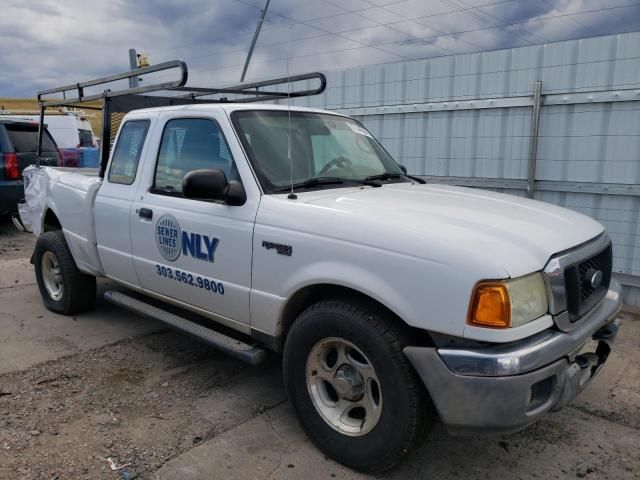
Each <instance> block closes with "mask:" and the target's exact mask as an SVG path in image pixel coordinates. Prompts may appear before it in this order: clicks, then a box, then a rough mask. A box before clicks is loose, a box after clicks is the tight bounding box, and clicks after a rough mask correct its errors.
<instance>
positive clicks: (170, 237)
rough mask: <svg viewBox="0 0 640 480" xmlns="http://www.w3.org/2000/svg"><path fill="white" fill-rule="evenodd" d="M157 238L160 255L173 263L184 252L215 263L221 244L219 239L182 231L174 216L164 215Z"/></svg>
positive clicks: (156, 232) (158, 226)
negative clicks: (219, 244)
mask: <svg viewBox="0 0 640 480" xmlns="http://www.w3.org/2000/svg"><path fill="white" fill-rule="evenodd" d="M155 236H156V245H157V247H158V250H159V251H160V254H161V255H162V256H163V257H164V258H166V259H167V260H169V261H171V262H172V261H174V260H176V259H177V258H178V257H179V256H180V253H181V252H182V254H183V255H189V256H190V257H192V258H196V259H198V260H204V261H205V262H211V263H213V261H214V255H215V253H216V249H217V248H218V243H220V240H219V239H218V238H213V237H210V236H209V235H205V234H202V233H194V232H187V231H185V230H182V229H181V228H180V224H179V223H178V220H177V219H176V217H174V216H173V215H162V216H161V217H160V218H159V219H158V221H157V222H156V231H155Z"/></svg>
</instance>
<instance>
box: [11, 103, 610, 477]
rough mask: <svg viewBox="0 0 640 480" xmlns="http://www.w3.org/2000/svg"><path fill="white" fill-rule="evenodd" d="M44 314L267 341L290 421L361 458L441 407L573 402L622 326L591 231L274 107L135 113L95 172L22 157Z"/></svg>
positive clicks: (225, 343) (603, 238)
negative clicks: (419, 171)
mask: <svg viewBox="0 0 640 480" xmlns="http://www.w3.org/2000/svg"><path fill="white" fill-rule="evenodd" d="M24 176H25V179H26V186H25V198H26V202H25V203H24V204H22V205H20V215H21V220H22V224H23V225H24V227H25V228H26V229H28V230H30V231H32V232H33V233H34V234H35V235H37V236H38V240H37V244H36V247H35V251H34V253H33V257H32V261H33V264H34V266H35V274H36V278H37V283H38V287H39V290H40V293H41V295H42V299H43V301H44V303H45V305H46V306H47V308H49V309H50V310H52V311H54V312H59V313H62V314H68V315H70V314H75V313H78V312H81V311H85V310H87V309H90V308H92V307H93V306H94V303H95V300H96V277H106V278H108V279H111V280H112V284H114V285H116V287H114V289H112V290H109V291H108V292H107V293H106V294H105V295H106V298H107V299H108V300H109V301H111V302H113V303H116V304H118V305H120V306H122V307H125V308H128V309H130V310H133V311H135V312H138V313H140V314H143V315H148V316H151V317H153V318H157V319H160V320H162V321H164V322H166V323H168V324H169V325H171V326H173V327H174V328H177V329H180V330H182V331H185V332H188V333H190V334H192V335H195V336H197V337H200V338H202V339H204V340H206V341H208V342H210V343H211V344H212V345H214V346H216V347H217V348H220V349H222V350H224V351H226V352H228V353H230V354H231V355H235V356H236V357H238V358H241V359H243V360H246V361H248V362H249V363H252V364H256V363H258V362H260V361H261V360H262V359H263V358H264V356H265V352H266V351H267V350H271V351H275V352H278V353H280V354H281V355H282V363H283V372H284V379H285V384H286V389H287V392H288V395H289V398H290V400H291V403H292V405H293V408H294V410H295V412H296V415H297V417H298V419H299V421H300V423H301V425H302V427H303V428H304V430H305V432H306V433H307V434H308V436H309V437H310V438H311V439H312V441H313V442H314V443H315V444H316V445H317V446H318V447H319V448H320V449H321V450H322V451H324V452H326V454H327V455H329V456H330V457H332V458H334V459H336V460H338V461H340V462H342V463H344V464H346V465H349V466H351V467H353V468H356V469H359V470H364V471H382V470H385V469H389V468H391V467H393V466H395V465H396V464H397V463H398V462H399V461H400V460H401V459H402V458H404V457H405V456H406V455H407V454H408V453H409V452H411V451H412V450H413V449H414V448H415V447H416V445H418V443H419V442H420V441H421V440H422V438H423V437H424V436H425V434H426V433H427V432H428V431H429V429H430V428H431V426H432V425H433V423H434V421H436V419H439V420H440V421H441V422H442V423H443V424H444V425H445V426H446V428H447V429H448V431H449V432H451V433H454V434H478V433H481V434H487V433H502V432H512V431H516V430H519V429H522V428H524V427H526V426H527V425H529V424H531V423H532V422H534V421H535V420H537V419H539V418H540V417H541V416H542V415H544V414H545V413H546V412H548V411H555V410H558V409H560V408H562V407H563V406H564V405H566V404H567V403H568V402H570V401H571V400H572V399H573V398H574V397H575V396H576V395H577V394H578V393H579V392H580V391H582V390H583V389H584V388H585V387H586V385H587V384H588V383H589V382H590V381H591V379H592V378H593V377H594V376H595V375H596V374H597V373H598V372H599V371H600V369H601V368H602V366H603V364H604V362H605V360H606V359H607V356H608V355H609V352H610V350H611V346H612V342H613V340H614V338H615V336H616V333H617V330H618V327H617V323H616V320H615V318H616V315H617V313H618V310H619V308H620V305H621V299H620V288H619V286H618V285H617V284H616V282H615V281H614V280H612V278H611V271H612V249H611V241H610V239H609V236H608V234H607V232H606V231H605V228H604V227H603V226H602V225H601V224H600V223H598V222H596V221H594V220H592V219H590V218H588V217H586V216H584V215H581V214H579V213H576V212H574V211H571V210H567V209H564V208H560V207H557V206H554V205H550V204H547V203H542V202H538V201H533V200H528V199H524V198H519V197H515V196H509V195H504V194H499V193H493V192H489V191H481V190H474V189H469V188H460V187H453V186H444V185H438V184H428V183H425V181H424V180H423V179H421V178H418V177H413V176H410V175H407V173H406V172H405V170H404V168H403V167H401V166H400V165H398V164H397V163H396V162H395V161H394V160H393V159H392V157H391V156H390V155H389V154H388V153H387V152H386V151H385V149H384V148H383V147H382V145H381V144H380V143H379V142H378V141H377V140H376V139H375V138H374V137H373V136H372V135H371V134H370V133H369V131H367V130H366V129H365V128H364V127H363V125H362V124H360V123H359V122H358V121H356V120H354V119H352V118H350V117H348V116H344V115H340V114H337V113H335V112H328V111H321V110H314V109H309V108H301V107H289V108H287V107H285V106H279V105H267V104H261V105H255V104H253V105H250V104H246V103H210V104H204V105H187V106H184V105H180V106H169V107H159V108H147V109H140V110H134V111H132V112H130V113H128V114H127V115H126V116H125V118H124V120H123V122H122V124H121V126H120V128H119V132H118V134H117V137H116V139H115V143H114V146H113V149H112V151H111V154H110V158H109V160H108V164H107V165H106V168H105V172H104V178H100V177H98V176H91V175H89V174H87V173H77V172H73V171H69V170H64V169H57V168H51V167H35V166H34V167H29V168H27V169H26V170H25V172H24Z"/></svg>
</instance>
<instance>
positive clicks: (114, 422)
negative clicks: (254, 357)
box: [0, 331, 284, 479]
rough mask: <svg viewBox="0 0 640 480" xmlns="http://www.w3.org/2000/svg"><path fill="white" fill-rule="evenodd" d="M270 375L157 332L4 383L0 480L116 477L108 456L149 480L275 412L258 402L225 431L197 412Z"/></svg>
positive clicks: (220, 421)
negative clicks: (207, 401) (223, 393)
mask: <svg viewBox="0 0 640 480" xmlns="http://www.w3.org/2000/svg"><path fill="white" fill-rule="evenodd" d="M270 370H274V365H273V364H267V365H265V366H262V367H260V368H258V369H252V368H249V367H248V366H246V365H245V364H243V363H240V362H238V361H235V360H233V359H230V358H229V357H226V356H224V355H222V354H220V353H217V352H215V351H213V350H211V349H210V348H207V347H206V346H203V345H202V344H200V343H194V342H193V341H192V340H190V339H189V338H187V337H184V336H182V335H179V334H176V333H173V332H169V331H163V332H159V333H155V334H151V335H146V336H144V337H142V338H135V339H131V340H126V341H122V342H119V343H116V344H114V345H109V346H106V347H103V348H99V349H95V350H92V351H89V352H85V353H82V354H79V355H72V356H68V357H65V358H61V359H60V360H57V361H52V362H47V363H44V364H40V365H37V366H35V367H33V368H30V369H28V370H25V371H21V372H14V373H10V374H7V375H4V376H2V377H0V395H2V397H0V478H2V479H5V478H6V479H8V478H12V476H14V475H15V474H16V472H17V473H19V474H20V475H21V476H20V477H19V478H25V479H43V478H60V479H62V478H99V479H103V478H104V479H113V478H114V474H113V472H111V471H110V470H109V468H108V464H107V458H109V457H113V458H114V459H115V460H116V461H117V462H119V463H131V464H132V467H131V471H132V472H135V473H136V474H137V475H138V478H148V477H147V475H146V474H147V473H148V472H151V471H154V470H156V469H157V468H159V467H160V466H161V465H162V464H163V463H164V462H166V461H167V460H169V459H171V458H172V457H174V456H176V455H177V454H179V453H181V452H183V451H185V450H188V449H190V448H192V447H193V446H195V445H198V444H199V443H201V442H203V441H205V440H208V439H210V438H212V437H214V436H216V435H218V434H220V433H221V432H223V431H225V430H227V429H228V428H229V427H230V426H234V425H236V424H238V423H241V422H243V421H245V420H248V419H249V418H251V417H252V416H253V415H256V414H259V413H262V412H264V411H265V410H268V409H269V408H271V407H273V406H274V404H258V405H256V407H255V409H254V411H248V412H246V418H234V419H233V422H232V423H231V424H230V423H229V418H227V416H226V415H225V412H224V411H222V412H220V415H218V416H217V417H216V418H215V419H209V418H206V417H203V415H202V414H201V412H200V408H199V406H200V405H199V404H200V403H202V401H203V399H204V398H208V397H209V396H210V395H211V393H212V391H214V390H219V389H221V388H223V387H224V386H225V385H228V384H229V383H230V382H234V383H237V382H238V381H240V379H241V378H242V377H243V376H244V377H247V376H249V377H251V376H256V375H258V376H261V375H264V374H265V373H267V372H269V371H270ZM275 370H277V368H276V369H275ZM276 384H277V382H276ZM282 395H283V397H282V398H281V399H279V400H277V401H276V403H275V405H277V404H278V403H281V402H282V401H283V400H284V394H282Z"/></svg>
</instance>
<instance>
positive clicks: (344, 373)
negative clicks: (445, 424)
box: [284, 300, 435, 472]
mask: <svg viewBox="0 0 640 480" xmlns="http://www.w3.org/2000/svg"><path fill="white" fill-rule="evenodd" d="M406 345H407V338H406V335H405V333H404V330H403V329H402V328H400V327H398V326H397V324H396V322H395V321H394V319H392V318H390V315H389V313H388V312H386V311H384V310H382V309H381V308H378V307H377V306H375V305H370V304H367V303H361V302H356V301H350V300H328V301H323V302H320V303H317V304H315V305H313V306H311V307H309V308H308V309H307V310H305V311H304V312H303V313H302V314H301V315H300V316H299V318H298V319H297V320H296V322H295V323H294V325H293V326H292V327H291V331H290V332H289V335H288V336H287V340H286V344H285V350H284V376H285V383H286V386H287V391H288V394H289V398H290V399H291V402H292V404H293V407H294V410H295V412H296V415H297V416H298V420H299V421H300V423H301V424H302V427H303V428H304V430H305V431H306V433H307V435H308V436H309V437H310V438H311V440H312V441H313V442H314V443H315V444H316V445H317V446H318V447H319V448H320V449H321V450H322V451H323V452H325V453H326V454H327V455H329V456H330V457H332V458H334V459H335V460H337V461H339V462H341V463H344V464H345V465H348V466H350V467H353V468H356V469H358V470H363V471H368V472H380V471H384V470H388V469H390V468H393V467H394V466H396V465H397V464H398V463H399V462H400V461H401V460H402V459H403V458H404V457H405V456H406V455H408V454H409V453H410V452H411V451H412V450H413V449H414V448H415V447H416V446H417V445H418V444H419V442H420V441H421V439H422V438H423V437H424V434H425V433H426V432H427V430H428V429H429V427H430V425H431V423H432V421H433V419H434V418H435V413H434V409H433V407H432V404H431V402H430V400H429V398H428V396H427V394H426V391H425V389H424V387H423V385H422V384H421V382H420V380H419V379H418V377H417V376H416V374H415V372H414V371H413V368H412V367H411V365H410V364H409V362H408V360H407V359H406V357H405V355H404V353H403V352H402V349H403V348H404V347H405V346H406Z"/></svg>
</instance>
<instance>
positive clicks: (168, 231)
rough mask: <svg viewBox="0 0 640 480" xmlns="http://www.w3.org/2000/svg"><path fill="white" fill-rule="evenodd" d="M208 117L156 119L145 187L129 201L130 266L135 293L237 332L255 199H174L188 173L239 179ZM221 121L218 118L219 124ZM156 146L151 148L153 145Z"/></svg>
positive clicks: (244, 307)
mask: <svg viewBox="0 0 640 480" xmlns="http://www.w3.org/2000/svg"><path fill="white" fill-rule="evenodd" d="M212 117H214V116H213V115H212V116H210V117H189V118H185V117H175V113H174V112H166V113H165V114H164V118H163V117H162V116H161V118H160V122H159V123H160V124H161V125H163V127H162V128H161V131H162V133H161V138H160V139H159V140H158V143H159V144H160V148H159V151H158V153H157V158H156V159H155V162H153V161H151V159H149V160H150V161H149V162H147V164H148V165H150V166H152V167H153V168H149V169H148V170H149V171H148V172H146V174H145V176H146V178H147V188H146V189H145V190H144V191H142V192H141V195H140V196H139V197H137V199H136V200H135V201H134V208H133V209H132V212H131V213H132V218H131V225H132V243H133V255H134V266H135V270H136V273H137V274H138V277H139V278H140V281H141V284H142V286H143V288H144V289H145V290H147V291H149V292H150V293H153V294H156V295H157V296H160V297H161V298H164V299H169V300H172V301H173V303H177V304H179V305H181V306H185V307H190V308H191V309H192V310H195V311H197V312H198V313H201V314H204V315H207V316H210V317H213V318H214V319H215V320H217V321H219V322H221V323H223V324H227V325H229V326H232V327H234V328H238V327H239V326H243V325H248V324H249V323H250V318H249V292H250V288H251V256H252V239H253V224H254V220H255V215H256V211H257V201H258V200H259V197H258V198H256V197H257V196H256V195H252V194H251V191H250V190H249V191H247V197H248V198H247V201H246V202H245V204H244V205H241V206H229V205H226V204H224V203H222V202H214V201H202V200H194V199H188V198H185V197H184V196H183V195H182V180H183V178H184V176H185V175H186V174H187V173H188V172H189V171H191V170H196V169H206V168H218V169H221V170H222V171H224V172H225V174H226V176H227V178H228V179H229V180H231V179H234V180H242V178H241V176H240V174H239V172H238V169H237V167H236V164H235V161H234V159H233V156H232V154H231V150H230V148H229V144H228V143H227V140H226V136H225V134H224V132H223V130H222V128H221V126H220V125H221V123H224V122H222V121H221V122H218V121H217V120H216V118H212ZM221 120H222V119H221ZM156 144H157V143H156Z"/></svg>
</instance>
